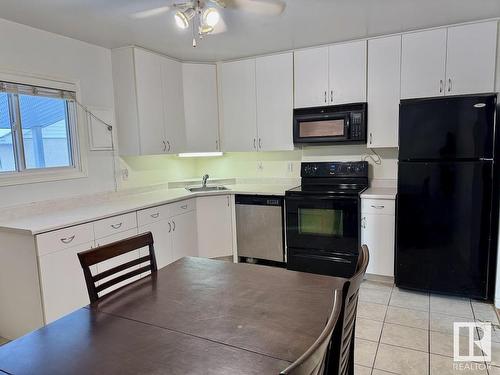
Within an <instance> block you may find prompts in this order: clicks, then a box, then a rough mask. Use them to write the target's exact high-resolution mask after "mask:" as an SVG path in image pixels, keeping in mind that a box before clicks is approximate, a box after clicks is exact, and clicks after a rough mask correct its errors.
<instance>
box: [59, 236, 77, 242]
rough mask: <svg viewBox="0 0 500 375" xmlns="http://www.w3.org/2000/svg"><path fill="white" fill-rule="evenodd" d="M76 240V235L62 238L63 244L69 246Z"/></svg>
mask: <svg viewBox="0 0 500 375" xmlns="http://www.w3.org/2000/svg"><path fill="white" fill-rule="evenodd" d="M74 239H75V235H72V236H71V237H66V238H61V242H62V243H65V244H68V243H71V242H73V240H74Z"/></svg>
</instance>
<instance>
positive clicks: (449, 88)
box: [448, 78, 451, 92]
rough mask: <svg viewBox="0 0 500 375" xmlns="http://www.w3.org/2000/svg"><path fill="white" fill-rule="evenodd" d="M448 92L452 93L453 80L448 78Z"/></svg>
mask: <svg viewBox="0 0 500 375" xmlns="http://www.w3.org/2000/svg"><path fill="white" fill-rule="evenodd" d="M448 92H451V78H448Z"/></svg>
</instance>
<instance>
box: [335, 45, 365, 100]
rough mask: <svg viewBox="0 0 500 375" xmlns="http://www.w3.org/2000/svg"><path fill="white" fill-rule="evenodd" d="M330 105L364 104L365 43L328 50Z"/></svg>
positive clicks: (339, 46)
mask: <svg viewBox="0 0 500 375" xmlns="http://www.w3.org/2000/svg"><path fill="white" fill-rule="evenodd" d="M328 55H329V58H328V61H329V70H328V71H329V79H328V81H329V92H328V100H329V103H330V104H346V103H357V102H366V41H365V40H363V41H358V42H352V43H342V44H335V45H333V46H330V47H329V48H328Z"/></svg>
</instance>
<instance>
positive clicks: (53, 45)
mask: <svg viewBox="0 0 500 375" xmlns="http://www.w3.org/2000/svg"><path fill="white" fill-rule="evenodd" d="M0 35H2V37H1V38H0V70H9V71H16V72H19V73H30V74H36V75H43V76H49V77H55V78H61V79H67V80H71V81H76V80H78V81H79V82H80V88H81V99H82V102H83V104H84V105H87V106H95V107H103V108H114V99H113V82H112V74H111V52H110V50H108V49H105V48H102V47H98V46H94V45H90V44H87V43H84V42H80V41H77V40H74V39H71V38H67V37H63V36H59V35H56V34H52V33H48V32H45V31H42V30H38V29H34V28H31V27H28V26H24V25H20V24H17V23H13V22H10V21H6V20H2V19H0ZM79 126H86V124H79ZM86 143H87V142H86ZM82 152H88V147H86V148H85V149H84V150H82ZM112 171H113V164H112V154H111V152H102V151H97V152H88V177H87V178H79V179H74V180H64V181H54V182H46V183H38V184H34V185H33V184H28V185H16V186H8V187H0V207H6V206H13V205H17V204H23V203H29V202H35V201H40V200H46V199H54V198H60V197H68V196H74V195H80V194H88V193H93V192H100V191H109V190H113V189H114V178H113V172H112Z"/></svg>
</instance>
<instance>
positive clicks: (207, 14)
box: [132, 0, 286, 47]
mask: <svg viewBox="0 0 500 375" xmlns="http://www.w3.org/2000/svg"><path fill="white" fill-rule="evenodd" d="M285 7H286V3H285V1H284V0H191V1H187V2H184V3H175V4H174V5H173V6H172V7H169V6H160V7H157V8H153V9H147V10H144V11H141V12H136V13H134V14H133V15H132V17H134V18H148V17H152V16H156V15H159V14H162V13H165V12H167V11H169V10H170V9H171V8H174V9H176V11H175V16H174V18H175V23H176V25H177V26H178V27H179V28H180V29H187V28H188V27H189V26H191V27H192V30H193V47H196V44H197V42H196V36H198V37H199V38H200V39H201V38H203V37H204V36H205V35H210V34H217V33H220V32H224V31H226V27H225V23H224V20H222V19H221V16H220V13H219V10H218V8H225V9H234V10H238V11H240V10H241V11H244V12H248V13H253V14H257V15H263V16H275V15H280V14H281V13H283V11H284V10H285Z"/></svg>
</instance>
